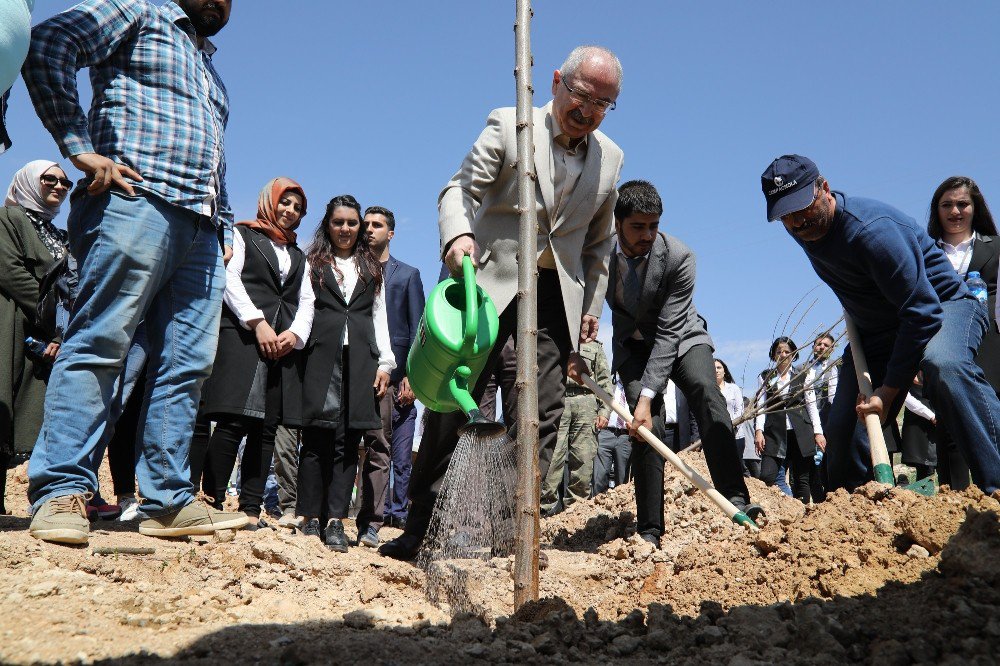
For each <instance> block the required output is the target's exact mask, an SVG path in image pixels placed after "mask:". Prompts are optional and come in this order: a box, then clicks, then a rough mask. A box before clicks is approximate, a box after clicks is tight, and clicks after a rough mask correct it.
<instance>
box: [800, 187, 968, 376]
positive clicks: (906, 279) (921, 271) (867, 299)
mask: <svg viewBox="0 0 1000 666" xmlns="http://www.w3.org/2000/svg"><path fill="white" fill-rule="evenodd" d="M834 196H835V197H836V201H837V211H836V213H835V215H834V219H833V223H832V224H831V226H830V230H829V232H828V233H827V234H826V236H824V237H823V238H821V239H820V240H818V241H812V242H809V241H803V240H800V239H798V238H795V240H796V242H798V244H799V245H801V246H802V249H804V250H805V252H806V255H807V256H808V257H809V261H810V262H812V265H813V268H814V269H816V274H817V275H819V277H820V278H821V279H822V280H823V281H824V282H826V283H827V284H828V285H829V286H830V288H831V289H833V292H834V293H835V294H836V295H837V297H838V298H839V299H840V302H841V304H842V305H843V306H844V310H845V311H846V312H847V314H849V315H850V316H851V318H852V319H854V322H855V323H856V324H857V325H858V328H859V329H860V330H861V331H862V332H870V333H884V332H887V331H896V340H895V343H894V345H893V349H892V354H891V356H890V357H889V365H888V367H887V369H886V375H885V380H884V382H883V384H884V385H886V386H890V387H893V388H907V387H909V382H910V381H912V379H913V375H915V374H916V371H917V365H918V364H919V362H920V359H921V357H922V356H923V352H924V347H925V346H926V345H927V343H928V342H930V339H931V338H932V337H934V334H935V333H937V332H938V329H940V328H941V323H942V319H943V310H942V309H941V303H943V302H947V301H951V300H956V299H959V298H972V295H971V294H970V293H969V290H968V289H966V287H965V283H963V282H962V280H961V278H960V277H959V276H958V274H957V273H956V272H955V269H954V268H952V265H951V263H950V262H949V261H948V258H947V257H946V256H945V254H944V252H943V251H942V250H941V248H939V247H938V246H937V245H936V244H935V243H934V241H933V240H931V237H930V236H928V235H927V232H926V231H925V230H924V229H923V228H922V227H920V226H918V225H917V223H916V221H915V220H913V218H911V217H909V216H907V215H905V214H904V213H902V212H900V211H899V210H897V209H895V208H893V207H892V206H889V205H888V204H884V203H882V202H880V201H875V200H873V199H862V198H855V197H848V196H846V195H844V194H842V193H840V192H834ZM793 238H794V236H793Z"/></svg>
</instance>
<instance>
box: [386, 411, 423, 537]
mask: <svg viewBox="0 0 1000 666" xmlns="http://www.w3.org/2000/svg"><path fill="white" fill-rule="evenodd" d="M416 426H417V406H416V405H414V404H413V403H410V404H409V405H406V406H400V404H399V403H398V402H396V401H395V400H393V401H392V442H391V444H390V447H389V451H390V455H391V456H392V478H391V481H392V491H391V492H388V493H386V496H385V515H386V516H392V517H394V518H399V519H400V520H405V519H406V514H407V511H408V509H409V503H410V502H409V500H408V499H407V497H406V495H407V492H408V491H409V488H410V471H411V469H412V467H413V432H414V430H415V429H416Z"/></svg>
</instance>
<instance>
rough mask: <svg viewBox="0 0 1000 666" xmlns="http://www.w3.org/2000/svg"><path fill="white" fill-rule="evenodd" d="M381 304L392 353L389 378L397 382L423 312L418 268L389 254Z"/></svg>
mask: <svg viewBox="0 0 1000 666" xmlns="http://www.w3.org/2000/svg"><path fill="white" fill-rule="evenodd" d="M385 305H386V310H387V312H386V314H388V316H389V337H390V338H391V339H392V353H393V354H395V356H396V369H395V370H393V371H392V374H390V375H389V379H390V381H392V382H393V383H394V384H398V383H399V382H400V381H401V380H402V379H403V377H405V376H406V356H407V355H408V354H409V353H410V345H412V344H413V339H414V338H415V337H416V336H417V325H418V324H419V323H420V317H421V315H423V313H424V285H423V283H422V282H421V281H420V271H418V270H417V269H416V268H414V267H413V266H410V265H409V264H404V263H403V262H402V261H400V260H399V259H396V258H395V257H393V256H392V255H390V256H389V261H388V263H386V266H385Z"/></svg>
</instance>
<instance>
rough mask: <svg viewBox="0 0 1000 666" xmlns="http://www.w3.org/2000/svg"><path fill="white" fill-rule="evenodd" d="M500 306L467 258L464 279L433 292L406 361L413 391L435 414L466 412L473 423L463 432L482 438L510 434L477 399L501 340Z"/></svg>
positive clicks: (439, 287) (464, 428) (444, 283)
mask: <svg viewBox="0 0 1000 666" xmlns="http://www.w3.org/2000/svg"><path fill="white" fill-rule="evenodd" d="M499 325H500V322H499V317H497V309H496V306H495V305H493V301H491V300H490V297H489V296H487V295H486V292H485V291H483V290H482V289H481V288H480V287H479V286H478V285H477V284H476V269H475V268H474V267H473V266H472V258H471V257H468V256H467V257H465V258H464V259H463V260H462V277H461V278H460V279H455V278H448V279H446V280H443V281H442V282H440V283H439V284H438V285H437V286H436V287H434V290H433V291H431V295H430V297H428V299H427V304H426V306H425V307H424V315H423V317H421V318H420V326H419V327H418V329H417V337H416V339H415V340H414V341H413V346H412V347H410V354H409V356H407V359H406V376H407V377H408V378H409V380H410V388H411V389H413V393H414V394H415V395H416V396H417V399H418V400H420V402H422V403H423V404H424V406H425V407H427V408H428V409H430V410H433V411H435V412H442V413H445V412H454V411H455V410H458V409H461V410H462V411H463V412H465V413H466V414H467V415H468V417H469V422H468V423H466V424H465V425H464V426H462V428H461V430H460V432H464V431H467V430H473V431H474V432H475V433H476V434H479V435H481V436H484V437H485V436H496V435H500V434H502V433H503V432H505V428H504V427H503V425H501V424H499V423H497V422H496V421H494V420H492V419H489V418H487V417H486V416H485V415H484V414H483V413H482V412H481V411H479V405H477V404H476V401H475V400H473V399H472V395H471V393H470V391H471V390H472V387H473V386H475V385H476V381H477V380H478V379H479V375H480V373H482V371H483V366H484V365H486V361H487V359H488V358H489V355H490V351H491V350H492V349H493V344H494V343H495V342H496V340H497V330H498V329H499Z"/></svg>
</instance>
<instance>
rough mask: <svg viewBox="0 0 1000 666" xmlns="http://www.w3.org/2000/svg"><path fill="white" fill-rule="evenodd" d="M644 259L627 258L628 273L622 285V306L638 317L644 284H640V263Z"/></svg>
mask: <svg viewBox="0 0 1000 666" xmlns="http://www.w3.org/2000/svg"><path fill="white" fill-rule="evenodd" d="M642 260H643V257H625V263H626V264H628V271H627V272H626V273H625V281H624V283H623V284H622V301H623V303H622V305H623V306H624V307H625V309H626V310H627V311H629V312H631V313H633V315H638V312H637V310H638V309H639V296H641V295H642V283H641V282H639V262H640V261H642Z"/></svg>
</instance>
